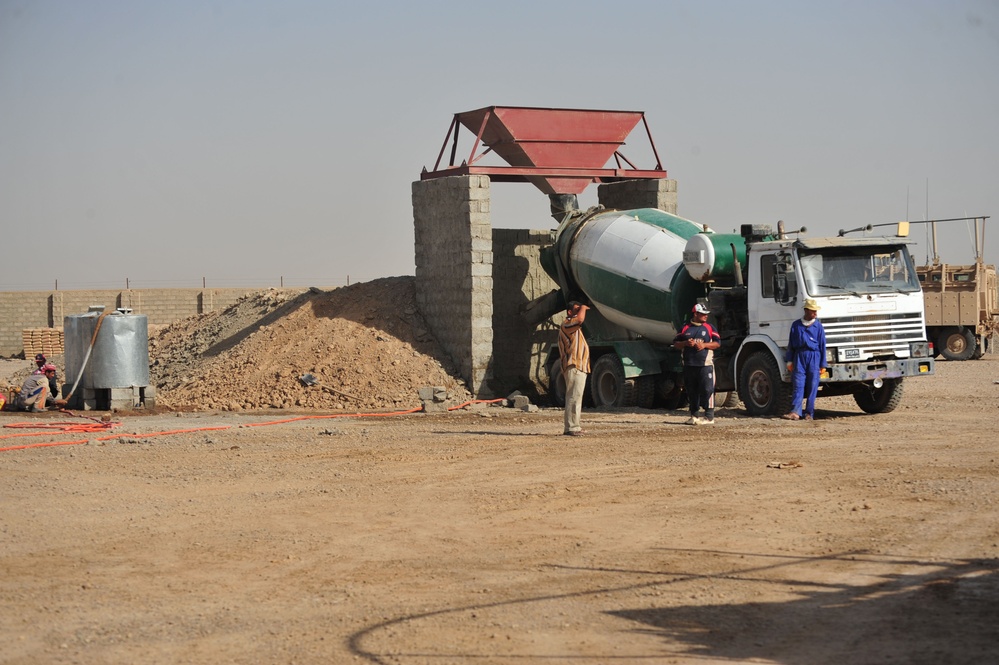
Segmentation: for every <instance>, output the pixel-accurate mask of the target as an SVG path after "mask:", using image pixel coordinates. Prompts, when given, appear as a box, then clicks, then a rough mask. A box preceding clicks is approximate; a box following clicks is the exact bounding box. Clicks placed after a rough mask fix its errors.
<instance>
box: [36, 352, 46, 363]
mask: <svg viewBox="0 0 999 665" xmlns="http://www.w3.org/2000/svg"><path fill="white" fill-rule="evenodd" d="M35 362H36V363H43V362H45V355H44V354H41V353H37V354H35Z"/></svg>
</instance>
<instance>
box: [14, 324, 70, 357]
mask: <svg viewBox="0 0 999 665" xmlns="http://www.w3.org/2000/svg"><path fill="white" fill-rule="evenodd" d="M21 336H22V337H23V339H24V357H25V358H34V357H35V354H38V353H43V354H45V355H46V356H48V357H51V356H58V355H61V354H62V353H63V351H64V346H63V332H62V329H61V328H27V329H25V330H22V331H21Z"/></svg>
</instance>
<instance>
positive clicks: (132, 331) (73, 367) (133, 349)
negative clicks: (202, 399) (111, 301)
mask: <svg viewBox="0 0 999 665" xmlns="http://www.w3.org/2000/svg"><path fill="white" fill-rule="evenodd" d="M94 309H95V308H91V311H90V312H87V313H86V314H76V315H71V316H67V317H65V318H64V319H63V330H64V340H65V349H66V381H67V382H68V383H67V386H66V389H65V392H66V393H67V394H68V391H69V390H70V389H72V387H73V384H74V382H76V383H77V386H76V389H75V390H74V391H73V393H72V395H71V397H70V399H69V405H68V406H69V408H77V409H79V408H84V409H96V410H102V411H106V410H110V409H132V408H136V407H144V406H151V405H152V397H153V394H152V393H153V390H152V389H151V388H150V387H149V324H148V320H147V319H146V316H145V315H143V314H131V313H127V311H115V312H110V313H108V314H102V313H101V312H98V311H93V310H94ZM95 331H96V337H95V334H94V333H95ZM81 368H82V371H81ZM78 377H79V379H78V381H77V378H78Z"/></svg>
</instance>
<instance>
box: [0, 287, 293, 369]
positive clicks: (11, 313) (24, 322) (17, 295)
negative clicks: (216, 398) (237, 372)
mask: <svg viewBox="0 0 999 665" xmlns="http://www.w3.org/2000/svg"><path fill="white" fill-rule="evenodd" d="M260 290H261V289H246V288H228V289H143V290H141V291H140V290H135V289H132V290H128V291H121V290H115V289H108V290H93V291H8V292H0V356H4V357H9V356H14V355H19V354H21V353H22V352H23V351H24V341H23V336H22V331H24V330H27V329H33V328H34V329H37V328H58V329H61V328H62V325H63V319H64V318H65V317H66V316H70V315H74V314H84V313H86V312H87V311H88V309H89V308H90V306H91V305H103V306H104V307H105V309H107V310H111V311H113V310H115V309H117V308H119V307H128V308H131V309H132V313H133V314H143V315H145V316H146V318H147V320H148V322H149V324H150V325H167V324H170V323H173V322H174V321H177V320H179V319H183V318H186V317H188V316H191V315H193V314H202V313H205V312H210V311H212V310H216V309H224V308H226V307H228V306H229V305H231V304H233V303H234V302H236V301H237V300H238V299H239V298H240V297H242V296H244V295H246V294H247V293H253V292H256V291H260ZM274 290H282V291H289V292H298V291H301V290H302V289H274Z"/></svg>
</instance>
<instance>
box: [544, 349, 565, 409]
mask: <svg viewBox="0 0 999 665" xmlns="http://www.w3.org/2000/svg"><path fill="white" fill-rule="evenodd" d="M548 401H549V402H551V405H552V406H557V407H558V408H560V409H563V408H565V376H564V375H563V374H562V363H561V362H560V361H559V359H558V358H555V360H554V361H553V362H552V363H551V364H549V365H548Z"/></svg>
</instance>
